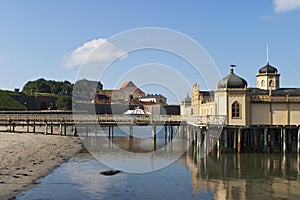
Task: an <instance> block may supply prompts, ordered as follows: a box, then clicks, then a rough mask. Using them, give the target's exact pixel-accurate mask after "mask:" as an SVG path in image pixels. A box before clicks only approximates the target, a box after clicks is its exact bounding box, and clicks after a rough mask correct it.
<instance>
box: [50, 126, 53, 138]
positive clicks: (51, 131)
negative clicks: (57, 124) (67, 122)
mask: <svg viewBox="0 0 300 200" xmlns="http://www.w3.org/2000/svg"><path fill="white" fill-rule="evenodd" d="M50 133H51V135H53V124H51V125H50Z"/></svg>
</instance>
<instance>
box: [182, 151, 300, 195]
mask: <svg viewBox="0 0 300 200" xmlns="http://www.w3.org/2000/svg"><path fill="white" fill-rule="evenodd" d="M201 157H202V158H201ZM181 162H183V163H184V164H185V165H186V166H187V167H188V168H189V169H190V170H191V181H192V185H193V190H194V195H196V196H197V195H198V194H199V193H200V192H201V190H211V191H213V193H214V195H215V196H214V199H274V198H275V199H276V198H278V199H299V198H300V172H299V164H300V163H299V162H300V159H299V155H298V157H297V154H255V153H253V154H221V155H217V154H210V155H208V156H204V157H203V156H200V155H199V152H197V149H196V148H195V147H194V146H191V147H190V148H189V150H188V152H187V153H186V154H185V155H184V156H183V157H182V159H181Z"/></svg>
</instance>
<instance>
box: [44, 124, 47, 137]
mask: <svg viewBox="0 0 300 200" xmlns="http://www.w3.org/2000/svg"><path fill="white" fill-rule="evenodd" d="M44 134H45V135H47V134H48V124H47V122H45V132H44Z"/></svg>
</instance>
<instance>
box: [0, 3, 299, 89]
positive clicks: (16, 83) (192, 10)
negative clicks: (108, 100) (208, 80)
mask: <svg viewBox="0 0 300 200" xmlns="http://www.w3.org/2000/svg"><path fill="white" fill-rule="evenodd" d="M0 5H1V6H0V69H1V74H0V88H2V89H7V90H13V89H14V88H21V89H22V87H23V86H24V84H25V83H26V82H27V81H30V80H36V79H38V78H45V79H50V80H69V81H71V82H74V81H76V80H77V79H78V74H80V73H79V71H80V69H81V68H80V65H81V64H82V63H83V62H84V60H85V59H86V57H87V56H88V55H89V54H90V52H91V51H92V50H93V49H95V48H98V47H99V46H101V48H98V50H99V52H98V53H99V55H101V56H99V57H97V58H91V59H94V61H99V60H100V61H105V60H106V59H111V58H114V57H116V56H120V55H121V56H120V59H119V61H118V63H117V64H116V65H115V67H114V68H112V69H110V70H108V71H107V73H106V76H105V77H100V78H99V79H100V81H101V82H102V83H103V85H104V88H107V89H112V88H115V87H118V85H120V84H121V83H120V82H121V81H123V79H124V80H125V79H126V78H124V77H122V78H120V76H122V73H125V72H127V71H130V70H131V69H132V68H134V67H136V66H137V65H143V64H144V65H146V66H147V65H148V64H149V63H162V64H163V65H168V66H171V67H172V66H175V69H176V70H177V71H178V72H179V73H182V74H184V77H185V78H186V79H187V80H188V81H189V83H190V84H192V83H194V82H197V83H199V82H200V83H201V84H200V89H201V88H202V85H203V84H202V82H201V80H199V77H197V76H195V73H194V72H193V70H187V68H188V66H187V63H185V61H182V60H180V59H178V58H176V57H174V56H172V55H170V54H167V53H163V52H160V53H158V52H157V51H154V52H151V51H147V50H146V51H142V52H136V53H129V52H126V51H124V50H123V49H122V48H119V47H118V46H116V45H115V44H113V43H110V42H109V41H110V40H109V38H111V37H113V36H115V35H116V34H119V33H122V32H124V31H127V30H131V29H137V28H143V27H160V28H164V29H169V30H174V31H177V32H179V33H182V34H184V35H186V36H188V37H190V38H192V39H193V40H194V41H196V42H197V43H199V45H201V46H202V47H203V49H204V50H205V51H206V52H207V54H208V55H209V56H210V58H211V59H212V60H213V62H214V63H215V65H216V67H217V69H218V70H219V72H220V76H221V77H224V76H226V75H227V74H228V73H229V65H231V64H235V65H237V68H236V69H235V73H236V74H238V75H240V76H241V77H243V78H244V79H246V80H247V82H248V86H250V87H255V83H256V76H255V75H256V74H257V72H258V70H259V68H260V67H262V66H264V65H265V64H266V62H267V56H266V54H267V53H266V45H267V44H268V46H269V58H268V60H269V62H270V64H271V65H273V66H275V67H276V68H277V69H278V70H279V72H280V73H281V86H282V87H300V79H299V75H298V73H297V72H298V69H299V63H300V61H299V56H300V39H299V37H300V26H299V21H300V0H264V1H261V0H251V1H239V0H228V1H216V0H210V1H204V0H200V1H196V0H195V1H173V0H165V1H160V0H152V1H144V0H130V1H128V0H127V1H126V0H119V1H118V0H107V1H104V0H102V1H101V0H99V1H96V0H95V1H93V0H85V1H79V0H73V1H67V0H62V1H58V0H52V1H38V0H26V1H15V0H10V1H9V0H7V1H2V0H0ZM133 60H135V61H133ZM136 60H138V61H136ZM122 65H123V66H126V67H124V68H122ZM180 66H182V67H181V68H180ZM121 68H122V69H121ZM122 70H123V71H122ZM83 77H84V75H83ZM86 78H89V77H86ZM204 79H205V78H204ZM133 81H134V82H135V80H133ZM178 84H180V82H179V81H176V80H174V87H176V85H178ZM216 84H217V83H216ZM208 89H211V88H208ZM145 90H147V91H146V92H149V93H151V92H153V93H156V92H157V93H160V92H161V90H157V89H155V88H148V89H147V87H145ZM148 90H149V91H148ZM184 92H185V93H186V92H189V93H190V91H184Z"/></svg>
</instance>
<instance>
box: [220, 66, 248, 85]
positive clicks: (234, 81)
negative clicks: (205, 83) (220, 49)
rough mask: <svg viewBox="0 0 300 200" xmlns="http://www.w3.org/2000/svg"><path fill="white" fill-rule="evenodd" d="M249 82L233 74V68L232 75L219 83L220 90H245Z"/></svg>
mask: <svg viewBox="0 0 300 200" xmlns="http://www.w3.org/2000/svg"><path fill="white" fill-rule="evenodd" d="M247 85H248V84H247V81H245V79H243V78H241V77H239V76H237V75H236V74H235V73H233V68H232V69H230V74H228V75H227V76H226V77H225V78H223V79H222V80H220V81H219V83H218V88H245V87H247Z"/></svg>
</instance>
